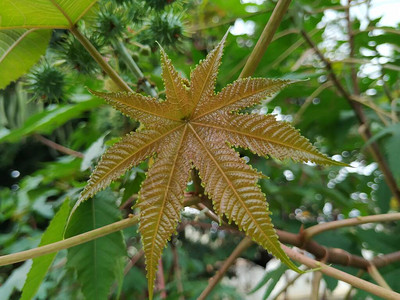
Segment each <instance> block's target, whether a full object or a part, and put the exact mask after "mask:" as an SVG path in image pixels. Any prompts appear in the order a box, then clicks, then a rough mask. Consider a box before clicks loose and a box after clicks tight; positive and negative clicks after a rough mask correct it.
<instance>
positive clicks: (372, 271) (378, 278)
mask: <svg viewBox="0 0 400 300" xmlns="http://www.w3.org/2000/svg"><path fill="white" fill-rule="evenodd" d="M368 273H369V275H371V277H372V278H373V279H374V280H375V282H376V283H377V284H379V285H380V286H381V287H383V288H385V289H387V290H391V291H392V289H391V288H390V286H389V285H388V284H387V282H386V281H385V279H384V278H383V277H382V275H381V273H379V271H378V269H377V268H376V267H375V266H374V265H373V264H371V265H370V266H369V268H368Z"/></svg>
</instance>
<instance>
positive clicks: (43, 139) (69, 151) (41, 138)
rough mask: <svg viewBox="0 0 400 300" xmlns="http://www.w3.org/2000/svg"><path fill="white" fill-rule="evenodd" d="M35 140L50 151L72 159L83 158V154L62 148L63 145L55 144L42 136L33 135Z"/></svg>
mask: <svg viewBox="0 0 400 300" xmlns="http://www.w3.org/2000/svg"><path fill="white" fill-rule="evenodd" d="M35 138H36V139H37V140H38V141H39V142H41V143H42V144H44V145H46V146H48V147H50V148H52V149H55V150H57V151H59V152H61V153H64V154H67V155H71V156H74V157H79V158H83V156H84V155H83V153H81V152H78V151H75V150H72V149H69V148H67V147H64V146H63V145H60V144H57V143H55V142H53V141H51V140H49V139H47V138H45V137H44V136H42V135H40V134H35Z"/></svg>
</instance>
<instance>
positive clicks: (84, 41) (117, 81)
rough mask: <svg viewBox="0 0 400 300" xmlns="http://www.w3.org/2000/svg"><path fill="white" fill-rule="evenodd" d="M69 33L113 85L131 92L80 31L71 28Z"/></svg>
mask: <svg viewBox="0 0 400 300" xmlns="http://www.w3.org/2000/svg"><path fill="white" fill-rule="evenodd" d="M69 30H70V31H71V33H72V34H73V35H74V36H75V37H76V39H77V40H78V41H79V42H80V43H81V44H82V46H83V47H85V49H86V50H87V51H88V52H89V53H90V55H91V56H92V57H93V59H94V60H95V61H96V62H97V63H98V64H99V65H100V67H101V68H102V69H103V71H104V72H106V73H107V75H108V76H110V78H111V79H112V80H113V81H114V82H115V84H116V85H117V86H118V87H119V88H120V89H121V90H122V91H125V92H132V89H131V88H130V87H129V86H128V85H127V84H126V82H125V81H124V80H123V79H122V78H121V77H120V76H119V75H118V74H117V72H115V71H114V69H113V68H111V66H110V65H109V64H108V63H107V62H106V61H105V60H104V58H103V56H101V54H100V53H99V52H98V51H97V49H96V48H95V47H94V46H93V45H92V44H91V43H90V41H89V40H88V39H87V38H86V37H85V36H84V35H83V34H82V33H80V31H79V30H78V29H77V28H76V27H74V26H72V27H71V28H70V29H69Z"/></svg>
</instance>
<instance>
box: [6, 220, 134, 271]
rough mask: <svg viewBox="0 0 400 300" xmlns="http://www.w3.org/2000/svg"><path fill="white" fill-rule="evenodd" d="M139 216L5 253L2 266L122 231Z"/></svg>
mask: <svg viewBox="0 0 400 300" xmlns="http://www.w3.org/2000/svg"><path fill="white" fill-rule="evenodd" d="M138 221H139V217H137V216H134V217H131V218H127V219H124V220H121V221H118V222H115V223H112V224H110V225H106V226H103V227H100V228H97V229H94V230H91V231H88V232H85V233H82V234H79V235H76V236H73V237H70V238H68V239H65V240H62V241H59V242H56V243H52V244H48V245H45V246H41V247H38V248H34V249H30V250H26V251H22V252H18V253H14V254H9V255H4V256H0V266H5V265H10V264H14V263H17V262H21V261H24V260H27V259H30V258H35V257H38V256H42V255H46V254H50V253H54V252H58V251H60V250H63V249H67V248H71V247H74V246H77V245H80V244H83V243H86V242H89V241H91V240H94V239H97V238H99V237H102V236H105V235H107V234H110V233H113V232H116V231H120V230H122V229H124V228H127V227H130V226H132V225H134V224H136V223H138Z"/></svg>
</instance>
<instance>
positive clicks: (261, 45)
mask: <svg viewBox="0 0 400 300" xmlns="http://www.w3.org/2000/svg"><path fill="white" fill-rule="evenodd" d="M290 2H291V0H279V2H278V4H277V5H276V7H275V9H274V11H273V12H272V15H271V17H270V18H269V20H268V23H267V25H265V28H264V30H263V32H262V34H261V36H260V38H259V39H258V41H257V44H256V46H255V47H254V49H253V51H252V52H251V54H250V57H249V59H248V60H247V62H246V65H245V66H244V68H243V70H242V73H240V76H239V77H240V78H244V77H249V76H251V75H253V73H254V71H255V70H256V68H257V66H258V64H259V63H260V61H261V58H262V57H263V55H264V53H265V51H266V50H267V48H268V45H269V44H270V43H271V41H272V38H273V36H274V34H275V32H276V30H277V29H278V27H279V24H280V23H281V22H282V19H283V16H284V15H285V13H286V11H287V9H288V7H289V4H290Z"/></svg>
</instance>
